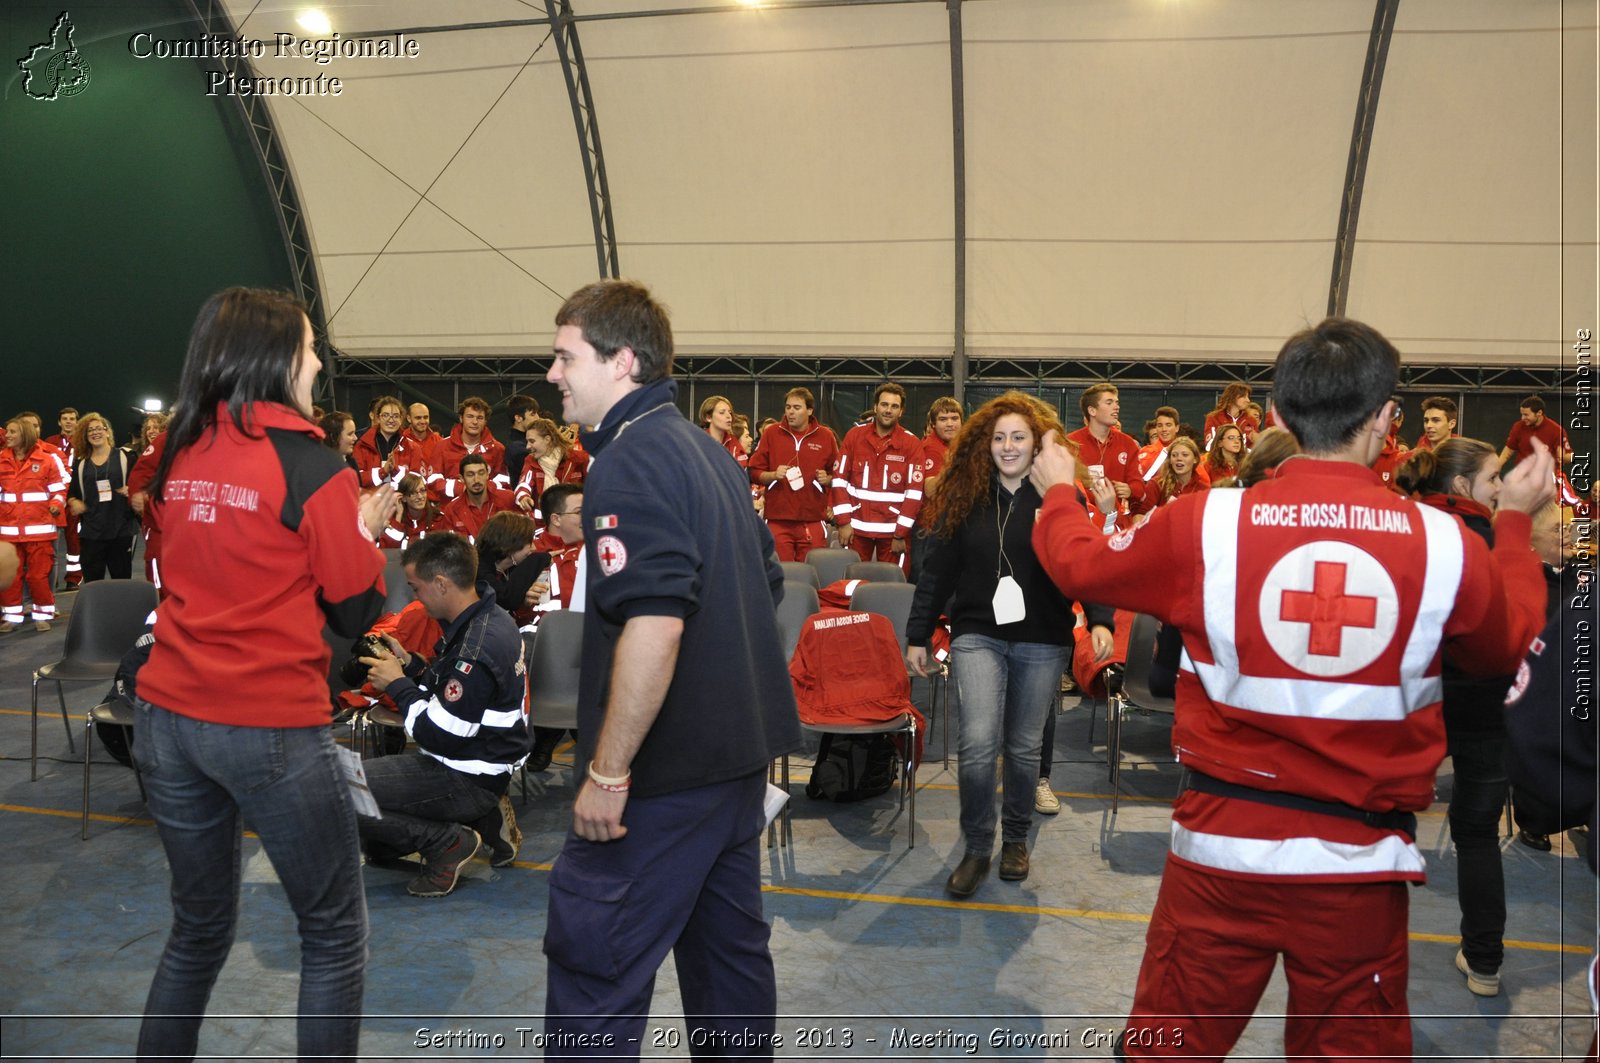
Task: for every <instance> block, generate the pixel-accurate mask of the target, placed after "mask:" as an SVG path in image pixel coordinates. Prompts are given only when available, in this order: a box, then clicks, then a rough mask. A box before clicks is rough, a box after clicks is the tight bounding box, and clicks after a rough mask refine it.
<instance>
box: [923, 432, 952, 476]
mask: <svg viewBox="0 0 1600 1063" xmlns="http://www.w3.org/2000/svg"><path fill="white" fill-rule="evenodd" d="M949 452H950V444H949V443H946V442H945V441H944V440H942V439H940V438H939V433H938V432H935V431H933V430H932V429H929V430H928V432H927V433H926V434H925V435H924V436H923V437H922V455H923V458H924V459H925V460H924V461H923V463H922V475H923V478H924V479H927V478H931V477H934V476H938V475H939V474H940V473H941V472H944V459H945V455H946V454H948V453H949Z"/></svg>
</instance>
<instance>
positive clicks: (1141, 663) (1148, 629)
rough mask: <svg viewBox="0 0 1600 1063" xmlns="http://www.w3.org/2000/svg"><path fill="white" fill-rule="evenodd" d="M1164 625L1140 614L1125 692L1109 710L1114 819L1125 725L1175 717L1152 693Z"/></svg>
mask: <svg viewBox="0 0 1600 1063" xmlns="http://www.w3.org/2000/svg"><path fill="white" fill-rule="evenodd" d="M1160 628H1161V624H1160V622H1159V621H1157V620H1156V618H1155V617H1153V616H1148V615H1146V614H1144V613H1139V614H1137V615H1135V616H1134V618H1133V627H1132V629H1131V631H1130V633H1129V635H1128V656H1127V661H1126V663H1125V664H1124V671H1123V675H1122V689H1121V690H1120V691H1119V692H1118V693H1117V694H1115V695H1113V696H1112V698H1111V701H1110V702H1109V704H1108V707H1107V709H1106V761H1107V763H1108V764H1109V765H1110V767H1111V818H1112V819H1113V820H1115V819H1116V816H1117V802H1118V799H1119V798H1120V797H1121V796H1122V786H1121V784H1122V723H1123V720H1124V719H1125V718H1126V717H1127V716H1129V715H1131V714H1133V713H1139V714H1140V715H1142V716H1151V715H1154V714H1157V713H1159V714H1161V715H1164V716H1167V717H1168V718H1169V719H1171V718H1173V716H1174V707H1175V703H1174V701H1173V699H1172V698H1164V697H1160V696H1158V695H1156V694H1153V693H1151V691H1150V671H1151V668H1152V666H1153V663H1154V661H1155V649H1156V633H1157V632H1158V631H1159V630H1160Z"/></svg>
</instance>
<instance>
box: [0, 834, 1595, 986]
mask: <svg viewBox="0 0 1600 1063" xmlns="http://www.w3.org/2000/svg"><path fill="white" fill-rule="evenodd" d="M0 812H20V813H24V814H28V815H37V816H57V817H60V818H62V819H78V818H80V817H81V815H82V813H81V812H69V811H66V810H64V809H59V808H33V807H30V806H28V805H7V804H0ZM89 818H90V819H92V820H94V821H95V822H97V823H126V824H129V825H131V826H139V827H153V826H155V821H154V820H149V819H134V818H132V817H129V816H110V815H104V814H101V813H96V812H91V813H89ZM244 836H245V837H247V838H253V837H255V835H254V834H253V833H252V832H250V831H245V832H244ZM510 866H512V867H520V868H523V869H525V870H528V871H549V870H550V869H551V867H552V866H554V865H553V864H551V863H536V862H534V861H531V860H517V861H515V862H513V863H512V864H511V865H510ZM761 892H762V893H773V894H779V895H782V896H789V897H812V898H816V899H817V900H829V901H852V902H866V903H868V904H894V905H902V906H905V907H910V908H949V909H955V910H957V911H975V912H1001V913H1006V914H1012V915H1051V916H1055V917H1056V918H1058V919H1095V920H1099V921H1101V922H1113V923H1148V922H1149V921H1150V917H1149V916H1148V915H1140V914H1138V913H1135V912H1106V911H1100V910H1099V909H1095V908H1056V907H1049V906H1044V905H1031V904H996V903H993V902H991V901H961V900H953V899H950V898H946V897H899V896H895V895H894V894H888V893H859V892H853V891H850V890H819V889H809V888H806V887H803V886H775V885H766V884H764V885H762V887H761ZM1407 936H1408V937H1409V938H1410V940H1412V941H1426V942H1432V943H1437V944H1443V945H1458V944H1460V942H1461V938H1460V937H1458V936H1455V935H1452V934H1423V933H1413V934H1409V935H1407ZM1505 947H1506V948H1508V949H1522V950H1525V951H1530V952H1566V953H1571V954H1573V955H1577V956H1588V955H1590V954H1591V953H1593V952H1594V949H1592V948H1585V947H1584V946H1582V945H1562V944H1559V943H1557V942H1551V941H1507V942H1505Z"/></svg>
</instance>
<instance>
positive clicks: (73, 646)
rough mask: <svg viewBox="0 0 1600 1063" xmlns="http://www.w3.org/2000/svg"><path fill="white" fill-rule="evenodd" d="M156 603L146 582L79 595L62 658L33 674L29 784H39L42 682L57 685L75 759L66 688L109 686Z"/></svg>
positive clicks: (88, 587)
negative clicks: (70, 685) (80, 684)
mask: <svg viewBox="0 0 1600 1063" xmlns="http://www.w3.org/2000/svg"><path fill="white" fill-rule="evenodd" d="M156 602H157V596H156V589H155V587H153V586H151V585H150V584H148V583H145V582H144V581H143V580H137V581H136V580H128V579H103V580H96V581H95V582H93V583H86V584H84V586H83V589H82V590H80V591H78V598H77V601H76V602H74V603H73V607H72V615H71V616H70V617H69V618H68V619H67V642H66V651H65V654H64V656H63V657H62V658H61V659H60V660H59V661H52V662H51V663H49V664H46V665H43V666H41V667H40V668H39V669H37V670H36V671H35V672H34V673H33V745H32V752H31V753H30V754H29V758H28V759H29V778H30V779H31V780H34V781H37V780H38V778H39V682H40V681H41V680H44V681H48V682H51V683H54V684H55V685H56V697H57V698H58V699H59V700H60V702H61V724H62V726H63V727H65V728H66V729H67V748H68V749H69V750H71V751H72V752H74V753H76V752H77V747H76V746H75V745H74V744H73V741H72V723H71V721H69V720H68V719H67V695H66V693H65V691H64V690H63V688H62V684H63V683H93V682H97V681H98V682H110V681H111V680H112V679H113V678H115V677H116V674H117V666H118V665H119V664H121V663H122V658H123V656H124V655H125V654H126V653H127V652H128V651H129V650H131V649H133V644H134V643H135V642H137V641H139V636H140V635H142V634H143V633H144V628H145V621H146V620H147V619H148V618H149V616H150V611H151V610H152V609H154V608H155V607H156Z"/></svg>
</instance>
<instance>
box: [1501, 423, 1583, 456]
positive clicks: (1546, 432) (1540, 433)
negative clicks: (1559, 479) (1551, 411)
mask: <svg viewBox="0 0 1600 1063" xmlns="http://www.w3.org/2000/svg"><path fill="white" fill-rule="evenodd" d="M1535 439H1538V440H1542V441H1543V442H1544V445H1545V446H1546V447H1548V448H1550V453H1551V454H1554V455H1555V457H1556V461H1557V462H1559V461H1560V460H1561V455H1562V454H1564V453H1566V451H1567V449H1568V448H1567V433H1565V432H1563V431H1562V430H1561V426H1560V425H1559V424H1556V422H1555V421H1553V420H1551V419H1550V418H1549V417H1548V416H1547V417H1545V419H1544V420H1542V421H1540V422H1539V427H1538V428H1529V427H1528V426H1527V425H1525V424H1523V423H1522V420H1521V419H1520V418H1519V419H1518V420H1517V421H1516V422H1515V423H1513V424H1512V426H1511V431H1510V433H1509V434H1507V435H1506V446H1507V447H1508V448H1509V449H1510V450H1511V452H1512V453H1513V454H1515V455H1516V456H1517V460H1518V461H1521V460H1523V459H1524V458H1528V457H1532V456H1533V441H1534V440H1535Z"/></svg>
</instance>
